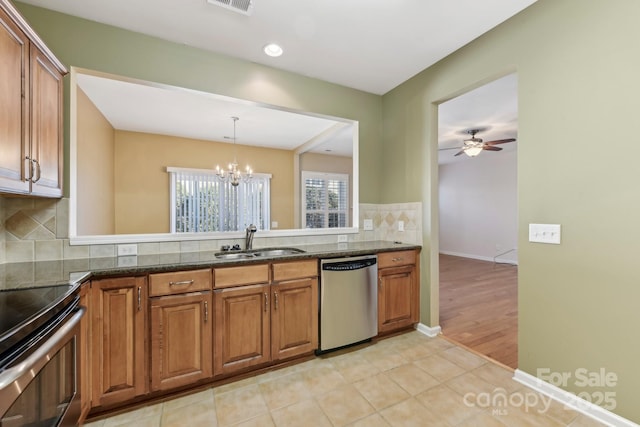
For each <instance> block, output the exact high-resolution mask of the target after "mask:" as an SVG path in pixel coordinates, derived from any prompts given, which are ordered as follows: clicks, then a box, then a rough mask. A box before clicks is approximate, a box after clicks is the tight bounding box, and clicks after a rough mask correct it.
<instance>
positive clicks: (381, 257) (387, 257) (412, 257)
mask: <svg viewBox="0 0 640 427" xmlns="http://www.w3.org/2000/svg"><path fill="white" fill-rule="evenodd" d="M416 258H417V254H416V251H415V250H409V251H395V252H381V253H379V254H378V269H380V268H389V267H396V266H399V265H412V264H415V263H416Z"/></svg>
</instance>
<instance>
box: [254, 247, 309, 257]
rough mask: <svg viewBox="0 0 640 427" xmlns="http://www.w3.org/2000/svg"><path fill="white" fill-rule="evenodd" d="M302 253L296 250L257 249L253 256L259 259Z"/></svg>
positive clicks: (300, 250)
mask: <svg viewBox="0 0 640 427" xmlns="http://www.w3.org/2000/svg"><path fill="white" fill-rule="evenodd" d="M302 253H304V251H303V250H302V249H298V248H280V249H258V250H256V251H255V252H253V254H254V255H255V256H259V257H265V256H283V255H295V254H302Z"/></svg>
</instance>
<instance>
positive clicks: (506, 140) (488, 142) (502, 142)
mask: <svg viewBox="0 0 640 427" xmlns="http://www.w3.org/2000/svg"><path fill="white" fill-rule="evenodd" d="M515 140H516V139H515V138H507V139H497V140H495V141H487V142H485V144H486V145H496V144H506V143H507V142H513V141H515Z"/></svg>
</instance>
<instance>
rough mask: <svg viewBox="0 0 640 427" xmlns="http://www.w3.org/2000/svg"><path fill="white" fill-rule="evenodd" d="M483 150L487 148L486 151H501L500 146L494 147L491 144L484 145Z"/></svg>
mask: <svg viewBox="0 0 640 427" xmlns="http://www.w3.org/2000/svg"><path fill="white" fill-rule="evenodd" d="M482 149H483V150H487V151H502V148H500V147H494V146H491V145H485V146H483V147H482Z"/></svg>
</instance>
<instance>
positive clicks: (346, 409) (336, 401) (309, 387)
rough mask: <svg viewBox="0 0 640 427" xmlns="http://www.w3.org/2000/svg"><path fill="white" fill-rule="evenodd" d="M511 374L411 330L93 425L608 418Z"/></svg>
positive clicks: (585, 423) (527, 422)
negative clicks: (536, 389) (587, 412)
mask: <svg viewBox="0 0 640 427" xmlns="http://www.w3.org/2000/svg"><path fill="white" fill-rule="evenodd" d="M512 375H513V374H512V372H511V371H509V370H507V369H504V368H502V367H500V366H498V365H495V364H493V363H491V362H488V361H487V360H485V359H484V358H481V357H479V356H477V355H475V354H473V353H471V352H469V351H467V350H465V349H463V348H461V347H457V346H455V345H454V344H452V343H450V342H449V341H447V340H445V339H443V338H440V337H438V338H428V337H426V336H424V335H422V334H420V333H418V332H409V333H406V334H403V335H399V336H395V337H392V338H388V339H385V340H381V341H379V342H377V343H375V344H371V345H368V346H362V347H358V348H356V349H353V350H351V351H343V352H340V353H338V354H328V355H325V356H322V357H317V358H315V359H314V360H311V361H308V362H304V363H300V364H297V365H294V366H290V367H287V368H283V369H279V370H274V371H271V372H268V373H264V374H261V375H258V376H255V377H252V378H248V379H244V380H240V381H237V382H234V383H230V384H226V385H224V386H220V387H214V388H211V389H208V390H205V391H201V392H197V393H194V394H191V395H188V396H185V397H180V398H176V399H174V400H171V401H167V402H164V403H158V404H155V405H151V406H147V407H144V408H142V409H137V410H133V411H130V412H127V413H123V414H119V415H116V416H113V417H110V418H106V419H103V420H98V421H94V422H91V423H88V424H86V426H90V427H112V426H127V425H132V426H133V425H135V426H140V427H146V426H149V427H169V426H243V427H244V426H259V427H267V426H277V427H281V426H294V427H298V426H304V427H307V426H329V427H331V426H354V427H355V426H357V427H360V426H371V427H375V426H434V427H438V426H447V427H453V426H456V427H493V426H496V427H504V426H527V427H529V426H531V427H534V426H552V427H562V426H570V427H592V426H600V425H601V424H599V423H596V422H594V421H593V420H591V419H589V418H587V417H585V416H584V415H582V414H579V413H577V412H575V411H572V410H569V409H565V408H564V407H563V405H561V404H559V403H556V402H550V401H549V400H548V398H544V397H543V396H541V395H539V394H537V393H535V392H534V391H532V390H530V389H528V388H526V387H524V386H522V385H520V384H519V383H517V382H515V381H513V380H512V379H511V378H512ZM505 401H506V402H509V403H508V404H507V405H504V404H503V402H505ZM524 402H528V404H526V403H524Z"/></svg>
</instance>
